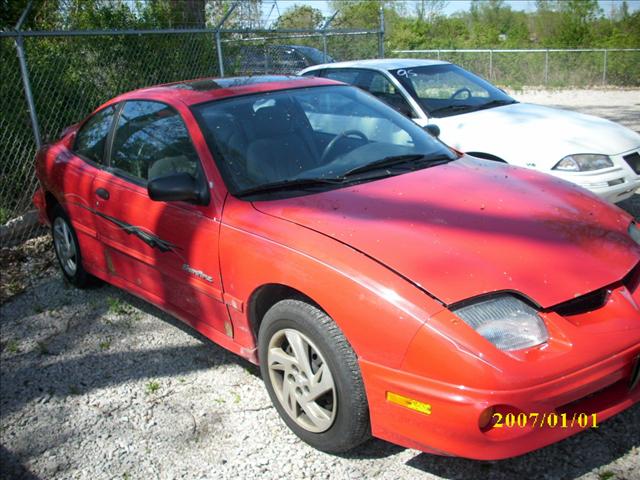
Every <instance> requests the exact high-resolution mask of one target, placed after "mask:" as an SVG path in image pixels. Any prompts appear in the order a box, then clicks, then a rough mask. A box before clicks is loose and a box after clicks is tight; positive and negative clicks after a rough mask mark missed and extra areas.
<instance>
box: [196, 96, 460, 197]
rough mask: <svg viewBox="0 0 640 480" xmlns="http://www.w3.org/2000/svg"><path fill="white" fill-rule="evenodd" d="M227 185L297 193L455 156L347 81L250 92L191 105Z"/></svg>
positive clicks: (244, 190) (239, 190)
mask: <svg viewBox="0 0 640 480" xmlns="http://www.w3.org/2000/svg"><path fill="white" fill-rule="evenodd" d="M193 111H194V114H195V116H196V119H197V121H198V123H199V125H200V127H201V129H202V131H203V134H204V136H205V138H206V140H207V144H208V145H209V148H210V149H211V151H212V153H213V156H214V158H215V160H216V162H217V164H218V167H219V169H220V172H221V174H222V176H223V178H224V180H225V183H226V185H227V187H228V188H229V191H230V192H231V193H232V194H234V195H236V196H239V197H243V196H247V195H253V194H268V195H274V194H276V193H279V194H280V196H282V194H285V195H287V196H292V195H302V194H305V193H308V192H309V191H310V190H311V191H321V190H325V189H330V188H340V187H341V186H345V185H350V184H353V183H358V182H363V181H371V180H374V179H378V178H382V177H385V176H391V175H399V174H402V173H406V172H409V171H412V170H416V169H422V168H428V167H430V166H435V165H438V164H440V163H443V162H448V161H451V160H455V159H456V158H457V155H456V154H455V153H454V152H453V151H452V150H450V149H449V148H448V147H447V146H446V145H444V144H443V143H441V142H440V141H439V140H437V139H435V138H434V137H432V136H431V135H429V134H428V133H427V132H425V131H424V130H423V129H421V128H420V127H418V126H417V125H416V124H415V123H413V122H412V121H411V120H409V119H407V118H405V117H404V116H402V115H400V114H399V113H397V112H396V111H395V110H393V109H392V108H390V107H388V106H387V105H386V104H384V103H382V102H380V101H378V100H376V99H375V98H374V97H372V96H371V95H369V94H368V93H365V92H362V91H361V90H359V89H358V88H355V87H352V86H346V85H345V86H320V87H306V88H297V89H291V90H283V91H276V92H267V93H260V94H252V95H246V96H240V97H234V98H231V99H225V100H217V101H212V102H207V103H204V104H200V105H197V106H195V107H193Z"/></svg>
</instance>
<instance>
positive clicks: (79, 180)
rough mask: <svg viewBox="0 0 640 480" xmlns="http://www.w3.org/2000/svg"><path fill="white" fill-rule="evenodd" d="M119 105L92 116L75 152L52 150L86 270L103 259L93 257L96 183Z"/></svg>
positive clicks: (75, 144)
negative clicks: (94, 181) (94, 185)
mask: <svg viewBox="0 0 640 480" xmlns="http://www.w3.org/2000/svg"><path fill="white" fill-rule="evenodd" d="M115 112H116V106H114V105H111V106H108V107H105V108H103V109H101V110H100V111H98V112H96V113H95V114H93V115H92V116H91V117H89V118H88V119H87V120H86V121H85V122H84V123H83V124H82V126H81V127H80V129H79V130H78V132H77V134H76V136H75V139H74V141H73V144H72V146H71V149H68V148H66V147H64V146H63V145H62V144H60V143H58V144H56V145H55V146H53V147H52V151H51V152H50V155H53V158H54V160H53V164H52V166H51V168H52V171H51V172H50V173H49V175H50V176H51V177H52V178H56V182H55V183H56V185H58V186H59V187H60V189H61V191H60V192H59V198H61V199H62V204H63V207H64V209H65V211H66V212H67V214H68V215H69V219H70V220H71V224H72V225H73V228H74V230H75V231H76V235H77V237H78V242H79V243H80V249H81V250H82V251H83V252H86V253H87V254H86V255H84V258H83V263H84V264H85V266H86V267H91V266H97V264H99V263H100V262H99V258H98V257H96V256H95V255H91V254H90V252H93V251H94V250H95V249H96V248H97V247H98V246H99V245H98V243H97V236H98V235H97V225H96V218H95V215H94V214H93V207H94V205H93V193H92V189H91V187H92V184H93V180H94V178H95V176H96V174H97V173H98V172H99V171H100V170H99V169H100V168H101V167H102V166H103V164H104V150H105V145H106V143H107V137H108V134H109V131H110V129H111V125H112V123H113V119H114V117H115Z"/></svg>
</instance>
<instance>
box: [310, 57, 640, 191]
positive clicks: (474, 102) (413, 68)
mask: <svg viewBox="0 0 640 480" xmlns="http://www.w3.org/2000/svg"><path fill="white" fill-rule="evenodd" d="M300 75H304V76H308V75H313V76H321V77H326V78H332V79H335V80H339V81H342V82H345V83H350V84H353V85H356V86H358V87H360V88H362V89H364V90H367V91H368V92H370V93H372V94H373V95H375V96H376V97H378V98H380V99H381V100H383V101H385V102H386V103H388V104H389V105H390V106H392V107H393V108H395V109H396V110H398V111H400V112H401V113H403V114H405V115H407V116H409V117H410V118H412V119H413V120H414V121H415V122H416V123H417V124H418V125H421V126H423V127H426V126H427V125H433V124H435V125H437V126H438V127H439V129H440V132H441V134H440V138H441V139H442V141H444V142H445V143H446V144H448V145H450V146H452V147H454V148H456V149H458V150H460V151H463V152H465V153H468V154H470V155H474V156H477V157H482V158H486V159H490V160H496V161H502V162H506V163H510V164H513V165H518V166H521V167H528V168H533V169H536V170H540V171H543V172H546V173H550V174H552V175H555V176H556V177H560V178H562V179H564V180H568V181H570V182H573V183H576V184H578V185H580V186H582V187H585V188H587V189H589V190H591V191H592V192H594V193H595V194H597V195H599V196H600V197H602V198H604V199H606V200H608V201H610V202H614V203H615V202H620V201H622V200H624V199H626V198H628V197H630V196H632V195H633V194H634V192H635V191H636V190H637V189H638V188H639V187H640V135H639V134H638V133H636V132H634V131H632V130H630V129H628V128H626V127H623V126H622V125H619V124H617V123H614V122H611V121H609V120H605V119H602V118H598V117H594V116H591V115H583V114H580V113H575V112H570V111H567V110H560V109H557V108H549V107H543V106H541V105H533V104H527V103H519V102H517V101H516V100H514V99H513V98H511V97H510V96H509V95H507V94H506V93H505V92H503V91H502V90H500V89H499V88H497V87H495V86H493V85H491V84H490V83H489V82H487V81H486V80H483V79H482V78H480V77H478V76H477V75H474V74H473V73H471V72H468V71H466V70H464V69H463V68H461V67H459V66H457V65H454V64H452V63H449V62H442V61H437V60H420V59H395V58H394V59H384V60H360V61H353V62H339V63H331V64H323V65H315V66H312V67H309V68H306V69H304V70H302V71H301V72H300Z"/></svg>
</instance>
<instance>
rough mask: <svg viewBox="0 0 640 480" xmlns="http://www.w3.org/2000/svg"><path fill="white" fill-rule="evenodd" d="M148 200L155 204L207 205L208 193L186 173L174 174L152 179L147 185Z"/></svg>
mask: <svg viewBox="0 0 640 480" xmlns="http://www.w3.org/2000/svg"><path fill="white" fill-rule="evenodd" d="M147 192H148V193H149V198H151V200H155V201H157V202H175V201H180V200H181V201H183V202H192V203H199V204H207V203H208V202H209V191H208V190H206V188H202V187H201V186H199V185H198V182H197V181H196V179H195V178H193V177H192V176H191V175H189V174H188V173H174V174H171V175H167V176H164V177H158V178H154V179H153V180H150V181H149V183H148V184H147Z"/></svg>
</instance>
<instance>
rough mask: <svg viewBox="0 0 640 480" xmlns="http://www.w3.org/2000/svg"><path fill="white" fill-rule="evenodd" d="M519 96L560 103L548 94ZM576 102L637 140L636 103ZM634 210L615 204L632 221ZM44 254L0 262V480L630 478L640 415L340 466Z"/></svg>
mask: <svg viewBox="0 0 640 480" xmlns="http://www.w3.org/2000/svg"><path fill="white" fill-rule="evenodd" d="M527 95H533V96H534V97H535V98H537V101H538V102H539V103H549V104H553V105H563V104H564V103H568V100H567V98H566V97H565V96H564V95H561V94H559V93H557V92H551V93H528V94H527ZM516 97H517V98H519V99H521V100H523V99H524V98H523V96H518V95H516ZM600 97H602V98H600ZM571 98H573V97H571ZM598 98H600V100H598ZM607 98H609V100H606V99H607ZM575 99H576V100H572V102H574V103H573V104H571V105H564V106H570V108H576V109H579V110H580V111H587V112H588V113H597V114H600V115H604V116H609V118H612V119H614V120H618V121H621V122H622V123H625V124H627V125H629V126H631V127H632V128H634V129H636V130H639V129H640V119H639V116H640V105H639V99H638V95H637V92H631V93H625V94H624V95H621V94H619V93H617V92H616V93H615V94H611V95H610V96H607V94H606V92H600V91H598V92H596V93H591V94H590V93H581V94H579V95H578V94H576V96H575ZM577 99H579V100H580V101H581V102H583V103H582V105H577V104H576V102H577V101H578V100H577ZM607 102H608V103H607ZM638 198H640V196H639V195H636V196H635V197H634V198H633V199H631V200H630V201H628V202H625V204H624V205H622V206H623V208H625V209H627V211H630V212H631V213H632V214H634V215H636V217H637V216H639V215H638V214H639V212H640V208H639V206H640V201H638ZM50 243H51V242H50V240H49V239H48V237H42V238H38V239H33V240H30V241H29V242H28V243H27V244H26V245H25V246H23V247H21V249H19V250H16V249H13V250H11V251H8V250H3V251H2V255H0V262H2V265H0V267H1V271H2V275H3V280H2V284H3V289H2V297H1V299H0V300H1V302H2V304H1V305H0V347H1V349H0V478H2V479H20V478H23V479H51V478H64V479H67V478H72V479H103V478H104V479H107V478H108V479H114V478H119V479H145V480H146V479H155V478H158V479H174V478H185V479H186V478H189V479H190V478H198V479H199V478H211V479H226V478H228V479H237V478H250V479H253V478H260V479H262V478H266V479H279V478H337V479H343V478H344V479H369V478H381V479H394V480H396V479H435V478H446V479H456V480H462V479H473V478H495V479H513V478H544V479H557V478H562V479H576V478H580V479H594V480H595V479H598V480H608V479H619V480H622V479H625V480H639V479H640V435H639V433H638V432H639V428H638V426H639V425H640V405H635V406H634V407H632V408H630V409H629V410H627V411H625V412H624V413H622V414H620V415H618V416H616V417H615V418H613V419H611V420H609V421H606V422H604V423H602V424H601V425H600V426H599V427H598V428H597V429H589V430H587V431H585V432H582V433H580V434H578V435H576V436H574V437H571V438H569V439H567V440H565V441H562V442H559V443H557V444H554V445H551V446H549V447H546V448H543V449H541V450H539V451H536V452H533V453H530V454H527V455H524V456H522V457H518V458H515V459H510V460H505V461H500V462H476V461H470V460H464V459H458V458H445V457H438V456H433V455H428V454H424V453H420V452H418V451H415V450H411V449H404V448H400V447H397V446H394V445H391V444H389V443H386V442H383V441H380V440H371V441H370V442H368V443H367V444H365V445H363V446H362V447H361V448H359V449H357V450H356V451H354V452H352V453H350V454H348V455H342V456H335V455H327V454H324V453H321V452H318V451H316V450H314V449H312V448H310V447H308V446H306V445H305V444H304V443H302V442H301V441H299V440H298V439H297V437H295V436H294V435H293V434H292V433H291V432H290V431H289V430H288V429H287V428H286V427H285V425H284V423H283V422H282V421H281V420H280V419H279V417H278V416H277V413H276V411H275V409H274V408H273V407H272V406H271V404H270V401H269V398H268V396H267V394H266V391H265V389H264V386H263V384H262V381H261V379H260V378H259V373H258V370H257V369H256V368H255V367H254V366H252V365H250V364H248V363H247V362H245V361H243V360H241V359H239V358H238V357H236V356H234V355H232V354H230V353H228V352H226V351H225V350H224V349H222V348H221V347H218V346H216V345H215V344H213V343H211V342H210V341H208V340H206V339H205V338H203V337H202V336H200V335H198V334H197V333H195V332H194V331H192V330H190V329H189V328H187V327H185V326H184V325H182V324H181V323H180V322H178V321H177V320H175V319H173V318H171V317H170V316H169V315H166V314H164V313H162V312H160V311H159V310H157V309H156V308H154V307H152V306H150V305H149V304H147V303H145V302H143V301H140V300H138V299H136V298H134V297H132V296H131V295H129V294H127V293H125V292H123V291H121V290H118V289H116V288H114V287H111V286H108V285H100V286H96V287H94V288H90V289H87V290H77V289H74V288H71V287H69V286H68V285H66V284H65V283H64V282H63V281H62V278H61V275H60V274H59V273H58V271H57V268H56V266H55V265H54V261H53V254H52V250H51V245H50ZM8 277H10V278H8Z"/></svg>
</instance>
